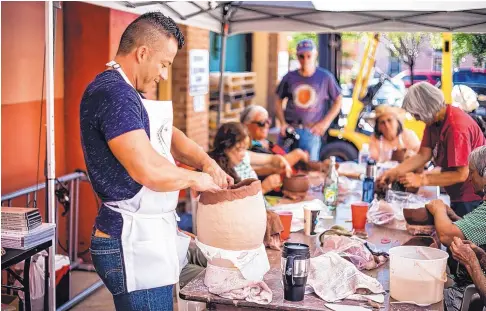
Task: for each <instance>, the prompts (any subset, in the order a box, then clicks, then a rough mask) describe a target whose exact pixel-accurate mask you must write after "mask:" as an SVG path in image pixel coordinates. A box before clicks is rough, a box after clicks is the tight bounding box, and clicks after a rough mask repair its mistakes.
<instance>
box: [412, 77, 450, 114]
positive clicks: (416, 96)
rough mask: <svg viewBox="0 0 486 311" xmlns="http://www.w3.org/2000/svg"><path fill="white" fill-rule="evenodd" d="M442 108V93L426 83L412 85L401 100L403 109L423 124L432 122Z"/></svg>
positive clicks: (443, 102) (443, 104) (443, 103)
mask: <svg viewBox="0 0 486 311" xmlns="http://www.w3.org/2000/svg"><path fill="white" fill-rule="evenodd" d="M444 106H445V101H444V95H443V94H442V91H441V90H439V89H438V88H436V87H435V86H433V85H432V84H430V83H428V82H419V83H417V84H414V85H412V86H411V87H410V88H409V89H408V92H407V94H406V95H405V98H404V99H403V109H405V110H406V111H407V112H409V113H410V114H411V115H413V116H417V117H418V118H419V119H420V121H424V122H425V123H431V122H433V121H434V119H435V116H436V114H437V113H438V112H439V111H440V110H441V109H442V108H443V107H444Z"/></svg>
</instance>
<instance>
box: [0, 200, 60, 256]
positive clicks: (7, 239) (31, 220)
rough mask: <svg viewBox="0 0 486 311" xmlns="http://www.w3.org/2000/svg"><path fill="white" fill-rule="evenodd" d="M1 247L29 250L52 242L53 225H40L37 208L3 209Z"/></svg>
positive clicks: (40, 220) (54, 226)
mask: <svg viewBox="0 0 486 311" xmlns="http://www.w3.org/2000/svg"><path fill="white" fill-rule="evenodd" d="M1 218H2V227H1V228H2V229H1V234H2V247H6V248H14V249H23V250H24V249H29V248H32V247H35V246H37V245H39V244H42V243H44V242H47V241H49V240H52V238H53V237H54V235H55V233H56V231H55V228H56V225H55V224H49V223H42V218H41V215H40V214H39V210H38V209H37V208H25V207H3V208H2V212H1Z"/></svg>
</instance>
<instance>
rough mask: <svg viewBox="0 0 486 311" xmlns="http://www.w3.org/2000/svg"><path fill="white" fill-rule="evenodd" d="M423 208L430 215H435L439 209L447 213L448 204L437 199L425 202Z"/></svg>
mask: <svg viewBox="0 0 486 311" xmlns="http://www.w3.org/2000/svg"><path fill="white" fill-rule="evenodd" d="M425 208H426V209H427V210H428V211H429V212H430V213H431V214H432V216H435V215H436V214H437V213H438V212H440V211H443V212H445V213H447V209H448V206H447V205H446V204H445V203H444V201H442V200H439V199H437V200H432V201H430V202H429V203H427V204H425Z"/></svg>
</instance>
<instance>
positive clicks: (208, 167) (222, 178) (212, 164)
mask: <svg viewBox="0 0 486 311" xmlns="http://www.w3.org/2000/svg"><path fill="white" fill-rule="evenodd" d="M202 171H203V172H204V173H206V174H209V175H210V176H211V177H212V178H213V180H214V183H215V184H216V185H218V186H219V187H220V188H221V189H226V188H228V186H232V185H233V183H234V180H233V178H232V177H231V176H229V175H228V174H226V173H225V172H224V171H223V170H222V169H221V168H220V167H219V165H218V164H217V163H216V161H214V160H211V161H208V162H207V163H206V164H205V165H203V169H202Z"/></svg>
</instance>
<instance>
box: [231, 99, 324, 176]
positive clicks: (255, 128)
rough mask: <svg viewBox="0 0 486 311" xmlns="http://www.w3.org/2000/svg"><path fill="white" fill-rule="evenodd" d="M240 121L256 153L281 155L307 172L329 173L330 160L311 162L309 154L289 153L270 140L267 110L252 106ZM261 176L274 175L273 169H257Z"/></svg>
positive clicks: (301, 151)
mask: <svg viewBox="0 0 486 311" xmlns="http://www.w3.org/2000/svg"><path fill="white" fill-rule="evenodd" d="M240 121H241V123H242V124H244V125H245V126H246V128H247V130H248V134H249V135H250V138H251V147H250V150H251V151H253V152H256V153H264V154H279V155H282V156H283V157H284V158H285V159H286V160H287V162H288V163H289V164H290V166H292V167H294V166H296V165H297V166H299V167H302V168H305V169H306V170H312V171H323V172H325V171H327V169H328V168H329V162H330V161H329V160H325V161H323V162H313V161H310V160H309V154H308V153H307V152H305V151H304V150H302V149H299V148H297V149H294V150H292V151H290V152H289V153H286V152H285V150H284V149H283V148H281V147H279V146H278V145H275V144H274V143H272V142H271V141H269V140H268V130H269V128H270V120H269V119H268V112H267V110H266V109H265V108H263V107H262V106H258V105H250V106H248V107H246V108H245V110H244V111H243V112H242V113H241V116H240ZM255 170H256V172H257V174H258V175H259V176H267V175H270V174H272V173H275V172H274V171H272V169H271V168H269V167H266V168H257V169H255Z"/></svg>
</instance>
